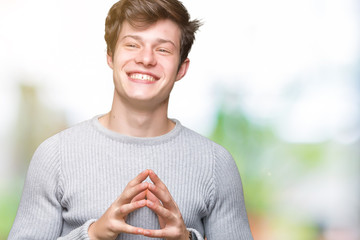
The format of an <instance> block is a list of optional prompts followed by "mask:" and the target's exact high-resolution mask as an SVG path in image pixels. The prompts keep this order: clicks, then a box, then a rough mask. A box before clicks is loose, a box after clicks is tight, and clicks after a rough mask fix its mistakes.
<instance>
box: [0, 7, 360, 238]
mask: <svg viewBox="0 0 360 240" xmlns="http://www.w3.org/2000/svg"><path fill="white" fill-rule="evenodd" d="M114 2H115V1H106V2H102V1H85V0H79V1H76V2H72V1H70V0H64V1H56V0H47V1H45V0H34V1H31V2H29V1H25V0H12V1H10V0H3V1H0V29H1V31H0V66H1V67H0V86H1V87H0V110H1V116H2V117H1V118H0V145H1V148H0V240H1V239H6V237H7V235H8V233H9V230H10V228H11V225H12V223H13V220H14V218H15V215H16V210H17V206H18V203H19V200H20V196H21V191H22V187H23V182H24V179H25V175H26V170H27V166H28V164H29V161H30V159H31V157H32V154H33V153H34V151H35V149H36V147H37V146H38V145H39V144H40V143H41V142H42V141H44V140H45V139H46V138H48V137H50V136H51V135H53V134H54V133H56V132H58V131H61V130H62V129H65V128H66V127H68V126H71V125H74V124H76V123H78V122H81V121H83V120H86V119H89V118H91V117H93V116H95V115H97V114H101V113H105V112H107V111H108V110H109V109H110V105H111V98H112V91H113V89H112V76H111V71H110V69H109V68H108V67H107V66H106V58H105V54H106V51H105V49H106V46H105V42H104V40H103V33H104V20H105V17H106V14H107V11H108V9H109V8H110V6H111V5H112V4H113V3H114ZM183 2H184V4H185V6H186V7H187V8H188V10H189V12H190V13H191V15H192V17H196V18H200V19H202V20H203V22H204V26H203V27H202V28H201V31H200V32H199V33H198V35H197V39H196V42H195V44H194V47H193V50H192V52H191V54H190V59H191V65H190V69H189V72H188V74H187V76H186V77H185V79H183V80H181V81H180V82H178V83H177V84H176V85H175V87H174V90H173V95H172V97H171V102H170V111H169V115H170V117H173V118H177V119H179V120H180V121H181V122H182V124H184V125H185V126H188V127H190V128H192V129H194V130H196V131H198V132H200V133H201V134H203V135H205V136H207V137H209V138H211V139H212V140H214V141H216V142H218V143H220V144H221V145H223V146H225V147H226V148H227V149H228V150H229V151H230V152H231V153H232V155H233V156H234V158H235V160H236V163H237V165H238V168H239V171H240V173H241V177H242V181H243V185H244V194H245V201H246V207H247V211H248V215H249V220H250V225H251V229H252V232H253V235H254V239H255V240H265V239H266V240H289V239H291V240H335V239H336V240H357V239H360V231H359V229H360V201H359V198H360V186H359V185H360V184H359V183H360V161H359V160H360V150H359V149H360V148H359V142H360V48H359V47H360V46H359V42H360V41H359V40H360V30H359V29H360V26H359V25H360V21H359V20H360V19H359V7H360V5H359V3H358V1H355V0H343V1H341V0H327V1H325V0H312V1H310V0H307V1H300V0H290V1H285V0H276V1H265V0H257V1H242V0H240V1H230V0H224V1H222V2H221V4H220V3H218V2H213V1H196V2H195V1H190V0H184V1H183ZM84 6H86V8H84Z"/></svg>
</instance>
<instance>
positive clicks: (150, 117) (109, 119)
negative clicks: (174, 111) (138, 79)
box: [99, 99, 175, 137]
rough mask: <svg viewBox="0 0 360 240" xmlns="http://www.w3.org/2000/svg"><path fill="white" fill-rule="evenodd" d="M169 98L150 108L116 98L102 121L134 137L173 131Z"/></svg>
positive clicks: (116, 130) (107, 125) (119, 131)
mask: <svg viewBox="0 0 360 240" xmlns="http://www.w3.org/2000/svg"><path fill="white" fill-rule="evenodd" d="M167 108H168V100H167V101H165V102H164V103H162V104H161V105H159V106H157V107H154V108H150V107H149V106H144V105H143V106H141V105H140V104H134V105H129V104H125V103H124V102H123V101H117V100H116V99H114V101H113V105H112V108H111V111H110V112H109V113H107V114H105V115H104V116H102V117H101V118H100V119H99V121H100V123H101V124H102V125H103V126H104V127H106V128H108V129H110V130H112V131H115V132H118V133H120V134H123V135H128V136H133V137H156V136H161V135H164V134H166V133H168V132H169V131H171V130H172V129H173V128H174V126H175V123H174V122H172V121H171V120H170V119H169V118H168V117H167Z"/></svg>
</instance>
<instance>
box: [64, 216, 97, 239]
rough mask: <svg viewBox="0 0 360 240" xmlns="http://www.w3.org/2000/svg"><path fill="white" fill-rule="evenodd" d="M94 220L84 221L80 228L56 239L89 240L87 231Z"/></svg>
mask: <svg viewBox="0 0 360 240" xmlns="http://www.w3.org/2000/svg"><path fill="white" fill-rule="evenodd" d="M95 221H96V219H91V220H88V221H86V222H85V223H84V224H83V225H82V226H81V227H79V228H76V229H74V230H73V231H71V232H70V233H69V234H68V235H66V236H64V237H60V238H58V240H90V238H89V234H88V230H89V227H90V225H91V224H92V223H93V222H95Z"/></svg>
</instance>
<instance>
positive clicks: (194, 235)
mask: <svg viewBox="0 0 360 240" xmlns="http://www.w3.org/2000/svg"><path fill="white" fill-rule="evenodd" d="M187 230H188V231H189V232H190V233H191V236H192V239H193V240H204V237H203V236H201V234H200V233H199V232H198V231H197V230H196V229H193V228H187Z"/></svg>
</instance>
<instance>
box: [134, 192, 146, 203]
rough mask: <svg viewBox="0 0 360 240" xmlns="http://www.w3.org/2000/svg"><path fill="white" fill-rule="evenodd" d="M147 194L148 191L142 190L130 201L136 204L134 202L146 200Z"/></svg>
mask: <svg viewBox="0 0 360 240" xmlns="http://www.w3.org/2000/svg"><path fill="white" fill-rule="evenodd" d="M147 192H148V190H147V189H146V190H144V191H142V192H141V193H139V194H138V195H136V196H135V197H134V198H133V199H132V200H131V202H136V201H140V200H142V199H146V198H147Z"/></svg>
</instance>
